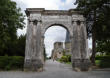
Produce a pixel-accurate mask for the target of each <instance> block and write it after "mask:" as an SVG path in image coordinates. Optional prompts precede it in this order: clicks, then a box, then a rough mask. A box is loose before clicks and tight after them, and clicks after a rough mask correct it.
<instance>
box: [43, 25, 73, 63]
mask: <svg viewBox="0 0 110 78" xmlns="http://www.w3.org/2000/svg"><path fill="white" fill-rule="evenodd" d="M44 46H45V53H46V56H47V58H48V59H51V60H59V59H61V58H62V57H63V56H67V57H68V56H70V58H69V59H68V61H71V40H70V33H69V31H68V29H67V28H66V27H64V26H62V25H52V26H49V27H48V28H47V29H46V31H45V33H44Z"/></svg>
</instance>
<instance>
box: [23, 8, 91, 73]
mask: <svg viewBox="0 0 110 78" xmlns="http://www.w3.org/2000/svg"><path fill="white" fill-rule="evenodd" d="M26 15H27V22H28V25H27V34H26V49H25V63H24V70H28V71H42V69H43V66H44V33H45V31H46V29H48V28H49V27H51V26H54V25H59V26H62V27H64V28H66V29H67V30H68V32H69V33H70V41H71V50H72V52H71V56H72V58H71V60H72V67H73V69H75V70H81V71H83V70H88V69H89V68H90V61H89V56H88V52H87V49H88V45H87V33H86V25H85V18H84V17H83V15H82V14H81V13H80V12H79V11H75V10H74V9H70V10H45V9H44V8H27V9H26Z"/></svg>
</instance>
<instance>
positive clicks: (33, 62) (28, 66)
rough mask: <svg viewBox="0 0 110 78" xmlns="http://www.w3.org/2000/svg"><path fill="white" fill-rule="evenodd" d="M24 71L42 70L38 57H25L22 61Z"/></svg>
mask: <svg viewBox="0 0 110 78" xmlns="http://www.w3.org/2000/svg"><path fill="white" fill-rule="evenodd" d="M24 71H37V72H41V71H43V63H42V61H41V60H40V59H26V60H25V63H24Z"/></svg>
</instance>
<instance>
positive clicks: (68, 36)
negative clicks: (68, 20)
mask: <svg viewBox="0 0 110 78" xmlns="http://www.w3.org/2000/svg"><path fill="white" fill-rule="evenodd" d="M65 42H70V35H69V32H68V31H66V39H65Z"/></svg>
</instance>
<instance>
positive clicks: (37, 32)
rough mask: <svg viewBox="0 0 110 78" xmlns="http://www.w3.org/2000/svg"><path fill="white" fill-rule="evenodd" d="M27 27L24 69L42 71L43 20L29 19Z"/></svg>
mask: <svg viewBox="0 0 110 78" xmlns="http://www.w3.org/2000/svg"><path fill="white" fill-rule="evenodd" d="M29 22H30V23H29V25H28V27H27V31H28V33H27V38H26V50H25V64H24V70H29V71H30V70H31V71H42V69H43V62H42V54H41V21H39V20H35V19H34V20H33V19H31V20H30V19H29Z"/></svg>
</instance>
